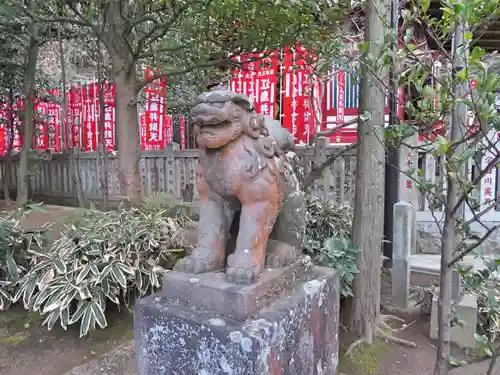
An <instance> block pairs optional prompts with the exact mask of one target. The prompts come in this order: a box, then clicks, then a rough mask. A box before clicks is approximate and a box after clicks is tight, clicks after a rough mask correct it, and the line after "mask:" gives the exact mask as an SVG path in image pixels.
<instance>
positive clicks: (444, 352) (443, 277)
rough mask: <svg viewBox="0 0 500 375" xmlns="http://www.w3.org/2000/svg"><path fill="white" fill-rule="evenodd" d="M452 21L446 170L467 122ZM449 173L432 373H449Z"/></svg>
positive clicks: (461, 55)
mask: <svg viewBox="0 0 500 375" xmlns="http://www.w3.org/2000/svg"><path fill="white" fill-rule="evenodd" d="M455 22H457V23H456V25H455V31H454V39H453V69H452V71H453V72H452V78H453V84H454V93H453V98H454V101H453V107H452V113H451V123H450V142H451V143H458V144H459V146H458V147H457V148H451V149H450V150H449V151H448V154H447V155H446V163H447V164H448V166H450V167H448V166H447V167H446V168H445V170H446V171H448V172H449V171H450V169H452V168H451V165H452V164H451V163H450V160H451V158H452V157H453V156H454V155H455V154H460V153H462V152H464V149H463V147H464V146H462V145H460V140H461V139H462V134H465V133H464V129H463V128H462V127H463V125H462V124H466V123H467V107H466V106H465V104H464V103H462V102H461V101H459V100H457V98H462V97H463V93H464V92H466V91H465V87H464V86H465V85H462V84H461V83H460V81H459V80H458V79H457V72H458V71H460V70H462V69H465V67H466V64H465V58H466V51H467V47H465V48H464V45H463V44H464V32H465V30H464V25H463V24H462V21H461V20H460V19H458V20H456V21H455ZM465 166H466V163H461V165H459V166H458V169H457V170H456V173H457V174H458V175H459V176H460V177H461V178H465V177H466V174H465V168H466V167H465ZM451 176H452V175H451V173H449V174H447V175H446V181H447V188H446V206H445V208H444V224H443V239H442V241H441V273H440V283H439V299H438V345H437V359H436V366H435V367H434V375H447V374H448V373H449V367H450V366H449V363H450V339H451V318H452V314H451V308H452V297H451V288H452V277H451V276H452V268H451V267H449V266H448V265H449V264H450V262H451V261H452V260H453V253H454V251H455V245H456V243H457V235H458V233H457V229H456V224H457V219H458V217H459V216H461V217H462V218H463V207H461V208H460V209H459V210H458V211H456V210H454V208H455V206H456V205H457V201H458V197H459V194H460V190H459V187H458V184H457V183H456V181H454V179H452V178H451Z"/></svg>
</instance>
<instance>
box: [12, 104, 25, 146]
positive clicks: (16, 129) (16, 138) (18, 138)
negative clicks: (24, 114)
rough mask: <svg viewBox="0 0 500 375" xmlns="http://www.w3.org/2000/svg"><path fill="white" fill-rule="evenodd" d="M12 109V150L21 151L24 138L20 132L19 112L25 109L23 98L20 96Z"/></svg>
mask: <svg viewBox="0 0 500 375" xmlns="http://www.w3.org/2000/svg"><path fill="white" fill-rule="evenodd" d="M12 111H14V129H13V133H14V134H13V137H14V140H13V142H12V151H14V152H20V151H21V147H22V146H23V140H22V138H21V134H20V133H19V129H20V127H21V117H20V116H19V113H18V112H19V111H24V103H23V100H22V99H21V98H18V99H17V101H16V103H15V105H13V106H12Z"/></svg>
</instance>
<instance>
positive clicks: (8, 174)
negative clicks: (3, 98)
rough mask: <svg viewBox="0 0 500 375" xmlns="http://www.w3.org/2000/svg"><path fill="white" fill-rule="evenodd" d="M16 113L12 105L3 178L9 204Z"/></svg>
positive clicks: (11, 99)
mask: <svg viewBox="0 0 500 375" xmlns="http://www.w3.org/2000/svg"><path fill="white" fill-rule="evenodd" d="M9 103H14V90H13V88H12V85H11V86H10V88H9ZM14 126H16V125H15V124H14V112H13V111H12V104H11V105H10V112H9V121H8V132H7V134H8V135H9V136H8V138H7V153H6V154H5V174H4V176H3V178H4V180H3V195H4V199H5V201H6V202H7V203H10V189H11V187H12V186H11V183H10V180H11V174H12V146H13V145H14Z"/></svg>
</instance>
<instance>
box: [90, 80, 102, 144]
mask: <svg viewBox="0 0 500 375" xmlns="http://www.w3.org/2000/svg"><path fill="white" fill-rule="evenodd" d="M91 85H93V87H94V94H93V97H92V151H96V150H97V146H98V144H99V138H100V135H99V132H100V131H101V124H100V112H101V106H100V104H99V96H100V91H101V85H100V84H99V83H98V82H94V83H92V84H91Z"/></svg>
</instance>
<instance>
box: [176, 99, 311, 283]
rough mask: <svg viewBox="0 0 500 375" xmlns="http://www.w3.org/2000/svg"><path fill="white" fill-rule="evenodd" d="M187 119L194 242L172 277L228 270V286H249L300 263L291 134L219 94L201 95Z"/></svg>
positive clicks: (299, 206) (300, 203)
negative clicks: (193, 145) (193, 158)
mask: <svg viewBox="0 0 500 375" xmlns="http://www.w3.org/2000/svg"><path fill="white" fill-rule="evenodd" d="M191 116H192V121H193V124H194V126H195V134H196V139H197V142H198V144H199V146H200V149H201V150H200V157H199V161H198V169H197V174H196V179H197V181H196V183H197V188H198V192H199V195H200V219H199V223H198V242H197V246H196V247H195V249H194V250H193V252H192V254H191V255H189V256H187V257H186V258H184V259H181V260H180V261H179V262H178V263H177V264H176V267H175V269H176V270H178V271H184V272H191V273H205V272H213V271H219V270H222V269H224V268H226V271H225V272H226V277H227V279H228V281H230V282H233V283H236V284H250V283H252V282H255V281H256V280H257V278H258V277H259V275H260V273H261V272H262V271H263V269H264V267H266V266H267V267H268V268H277V267H282V266H286V265H288V264H290V263H292V262H294V261H295V260H297V258H298V256H299V253H300V249H301V245H302V238H303V234H304V229H305V195H304V192H303V191H301V189H300V184H299V182H298V180H297V177H296V176H295V174H294V171H293V169H292V167H291V164H290V162H289V160H288V156H289V154H287V152H289V151H291V150H292V149H293V147H294V142H293V138H292V136H291V135H290V133H289V132H288V131H287V130H286V129H284V128H282V127H281V125H280V123H279V122H278V121H275V120H273V119H271V118H270V117H269V116H262V115H260V114H258V113H256V112H255V111H254V109H253V107H252V105H251V103H250V101H249V99H248V98H247V97H246V96H243V95H239V94H236V93H234V92H231V91H227V90H223V89H219V90H216V91H211V92H207V93H204V94H201V95H200V96H199V97H198V103H197V105H196V107H194V108H193V109H192V111H191ZM238 217H239V228H238V225H237V224H238V222H236V220H238ZM235 218H236V219H235ZM233 220H234V221H235V223H233ZM235 224H236V225H235ZM228 239H229V241H228ZM233 250H234V251H233ZM231 252H232V253H231ZM227 254H230V255H229V256H227ZM226 257H227V263H226Z"/></svg>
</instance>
